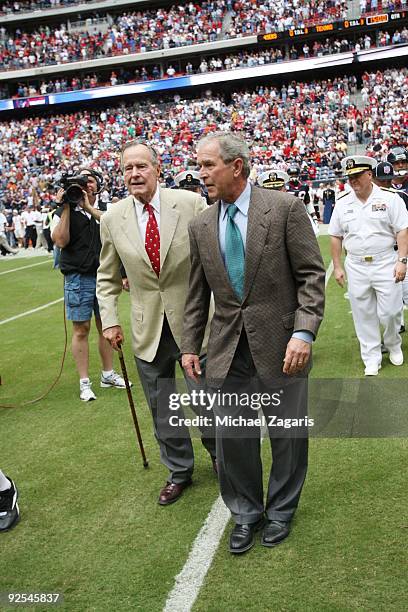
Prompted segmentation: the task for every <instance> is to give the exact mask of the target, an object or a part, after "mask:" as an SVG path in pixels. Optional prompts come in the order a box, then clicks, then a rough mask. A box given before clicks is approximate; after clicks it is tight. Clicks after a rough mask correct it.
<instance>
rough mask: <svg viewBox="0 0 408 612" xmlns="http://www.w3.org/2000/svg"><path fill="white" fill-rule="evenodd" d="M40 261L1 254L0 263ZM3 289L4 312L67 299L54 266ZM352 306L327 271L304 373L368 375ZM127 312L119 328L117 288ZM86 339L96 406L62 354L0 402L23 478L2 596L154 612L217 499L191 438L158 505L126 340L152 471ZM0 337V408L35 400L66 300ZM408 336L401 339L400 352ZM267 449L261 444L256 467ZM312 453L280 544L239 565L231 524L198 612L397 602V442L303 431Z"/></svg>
mask: <svg viewBox="0 0 408 612" xmlns="http://www.w3.org/2000/svg"><path fill="white" fill-rule="evenodd" d="M320 244H321V248H322V253H323V256H324V258H325V263H326V265H328V263H329V255H328V238H327V237H321V238H320ZM44 259H46V258H44ZM40 261H41V259H39V258H36V259H35V261H34V260H31V259H30V260H23V259H21V260H12V259H7V260H5V261H1V262H0V272H3V271H5V270H7V269H12V268H16V267H19V266H22V267H23V266H26V265H30V264H31V263H38V262H40ZM0 291H1V294H0V295H1V298H0V299H1V309H0V321H3V320H5V319H7V318H9V317H12V316H15V315H17V314H19V313H23V312H25V311H27V310H31V309H34V308H36V307H38V306H41V305H43V304H46V303H48V302H50V301H54V300H56V299H58V298H59V297H61V296H62V276H61V274H60V273H59V272H58V271H54V270H52V264H51V261H50V260H48V263H44V265H40V266H37V267H33V268H30V269H27V270H21V271H18V272H13V273H10V274H6V275H1V276H0ZM349 311H350V306H349V302H348V301H347V300H346V299H344V297H343V291H342V290H341V289H340V288H339V287H337V286H336V284H335V282H334V280H333V279H331V280H330V282H329V285H328V288H327V310H326V317H325V321H324V323H323V325H322V328H321V332H320V335H319V338H318V341H317V342H316V345H315V348H314V363H315V365H314V370H313V377H314V378H316V379H318V378H324V379H327V378H335V379H340V378H354V379H357V378H359V377H362V374H363V366H362V363H361V360H360V357H359V351H358V343H357V339H356V337H355V334H354V329H353V324H352V318H351V314H349ZM121 313H122V315H121V316H122V323H123V326H124V329H125V330H126V329H129V296H128V295H127V294H124V295H123V297H122V298H121ZM68 325H70V323H69V324H68ZM68 329H69V328H68ZM69 332H70V329H69ZM92 333H93V335H92V339H91V372H90V373H91V379H92V380H93V382H94V390H95V391H96V394H97V396H98V400H97V401H96V402H91V403H89V404H84V403H82V402H80V401H79V399H78V381H77V375H76V372H75V368H74V364H73V360H72V357H71V355H70V353H69V351H68V355H67V360H66V364H65V368H64V372H63V375H62V378H61V380H60V382H59V383H58V385H57V387H56V388H55V389H54V390H53V391H52V392H51V393H50V394H49V395H48V396H47V397H46V398H45V399H44V400H42V401H40V402H39V403H37V404H34V405H28V406H25V407H20V408H10V409H1V408H0V468H1V469H3V471H4V472H5V473H6V474H9V475H10V476H12V477H13V478H14V479H15V481H16V482H17V484H18V487H19V491H20V509H21V522H20V524H19V525H18V526H17V527H16V528H15V529H14V530H12V531H10V532H8V533H2V534H1V535H0V551H1V552H0V559H1V570H0V593H1V592H5V591H20V592H21V591H37V592H61V593H63V596H64V603H63V604H62V605H61V607H60V609H62V610H73V611H81V612H82V611H84V610H95V611H98V612H99V611H105V610H106V611H111V610H117V611H119V610H141V611H143V612H155V611H159V610H162V609H163V606H164V603H165V601H166V597H167V595H168V593H169V592H170V590H171V589H172V587H173V585H174V578H175V576H176V575H177V574H178V573H179V572H180V570H181V568H182V567H183V565H184V563H185V561H186V559H187V556H188V553H189V550H190V548H191V546H192V544H193V542H194V539H195V537H196V535H197V533H198V531H199V530H200V528H201V526H202V524H203V522H204V520H205V518H206V516H207V514H208V512H209V510H210V508H211V506H212V504H213V502H214V501H215V499H216V498H217V495H218V487H217V481H216V479H215V477H214V475H213V473H212V470H211V465H210V462H209V460H208V459H207V455H206V453H205V451H203V449H202V447H201V445H200V443H199V442H198V441H197V440H195V441H194V445H195V450H196V470H195V474H194V486H193V487H191V488H190V489H189V490H187V491H186V493H185V494H184V495H183V497H182V499H181V500H180V501H179V502H177V503H176V504H174V505H173V506H170V507H168V508H163V507H160V506H159V505H158V504H157V503H156V501H157V495H158V492H159V490H160V488H161V487H162V485H163V484H164V482H165V479H166V471H165V469H164V468H163V467H162V466H161V464H160V460H159V455H158V449H157V446H156V442H155V440H154V437H153V434H152V427H151V419H150V415H149V413H148V410H147V407H146V404H145V401H144V399H143V395H142V393H141V389H140V386H139V384H138V381H137V375H136V372H135V369H134V367H133V364H132V355H131V351H130V346H129V342H128V343H127V344H125V349H126V350H125V357H126V363H127V366H128V370H129V371H130V372H131V378H132V379H133V381H134V382H135V383H136V384H135V387H134V398H135V401H136V405H137V408H138V416H139V421H140V426H141V429H142V433H143V438H144V442H145V446H146V452H147V455H148V459H149V462H150V468H149V469H148V470H144V469H143V467H142V464H141V461H140V457H139V453H138V449H137V447H136V444H135V435H134V431H133V425H132V421H131V416H130V411H129V407H128V404H127V399H126V395H125V393H124V392H123V391H120V390H116V389H100V388H99V384H98V380H99V361H98V357H97V350H96V335H95V330H93V332H92ZM406 335H408V334H406ZM0 338H1V347H2V351H1V368H0V374H1V379H2V386H1V387H0V403H3V404H5V403H7V404H8V403H16V404H21V403H22V402H24V401H26V400H30V399H32V398H35V397H37V396H39V395H41V393H42V392H43V391H44V390H45V389H46V388H47V387H48V386H49V384H50V383H51V381H52V380H54V379H55V377H56V376H57V373H58V370H59V366H60V361H61V357H62V352H63V345H64V326H63V307H62V303H58V304H55V305H53V306H51V307H49V308H47V309H44V310H41V311H39V312H36V313H34V314H31V315H29V316H25V317H22V318H19V319H16V320H15V321H10V322H7V323H5V324H4V325H0ZM406 344H407V339H406V338H404V345H405V348H404V352H405V355H408V352H407V346H406ZM116 368H117V369H119V363H117V364H116ZM407 373H408V366H407V365H404V366H402V367H401V368H394V367H393V366H391V365H390V364H389V363H388V360H387V359H386V358H385V359H384V361H383V369H382V370H381V373H380V376H379V378H378V380H379V381H384V384H385V383H386V382H387V383H392V382H393V379H394V381H395V383H398V378H401V379H405V380H406V379H407ZM393 388H394V389H395V386H394V387H393ZM379 397H381V390H380V388H379ZM390 405H391V404H390ZM367 408H368V409H370V406H368V407H367ZM393 414H394V412H393V411H392V410H391V408H390V416H391V417H392V418H393ZM398 415H399V416H398V418H405V424H406V417H401V414H400V413H398ZM401 423H402V421H401ZM402 427H404V423H402ZM402 431H403V429H402ZM268 446H269V445H268V444H264V446H263V454H264V460H265V472H266V473H267V472H268V467H269V464H270V452H269V448H268ZM310 446H311V448H310V468H309V474H308V479H307V481H306V485H305V488H304V492H303V495H302V499H301V505H300V507H299V510H298V513H297V515H296V519H295V521H294V525H293V531H292V534H291V536H290V538H289V539H288V540H287V541H286V542H285V543H284V544H282V545H281V546H279V547H277V548H275V549H266V548H263V547H261V546H259V545H258V546H256V547H254V548H253V549H252V550H251V551H250V552H249V553H247V554H245V555H243V556H241V557H238V558H237V557H232V556H231V555H230V554H229V553H228V552H227V539H228V535H229V530H230V527H229V526H228V527H227V530H226V532H225V534H224V536H223V538H222V540H221V543H220V546H219V549H218V551H217V554H216V556H215V559H214V562H213V564H212V566H211V568H210V570H209V572H208V574H207V577H206V579H205V582H204V585H203V587H202V589H201V591H200V594H199V596H198V599H197V601H196V603H195V605H194V608H193V610H194V611H195V612H198V611H200V612H201V611H202V612H208V611H210V612H220V611H231V612H232V611H234V612H236V611H238V612H240V611H241V610H242V611H244V610H245V611H247V610H250V611H256V612H258V611H263V610H268V611H275V610H276V611H289V610H290V611H292V610H293V611H297V610H302V611H303V610H305V611H309V610H310V611H314V610H322V611H346V610H369V611H378V610H384V611H385V610H387V611H389V610H405V609H406V607H407V598H406V567H404V563H405V561H406V558H405V555H406V548H407V533H408V523H407V518H406V506H407V493H406V491H407V483H406V471H407V439H406V438H405V437H394V438H392V439H390V438H384V437H382V438H353V439H350V438H348V437H343V438H338V437H332V438H313V439H312V440H311V445H310ZM3 609H7V608H3ZM10 609H12V608H10ZM36 609H38V610H43V609H44V610H46V609H48V608H46V607H45V606H42V607H41V606H37V607H36Z"/></svg>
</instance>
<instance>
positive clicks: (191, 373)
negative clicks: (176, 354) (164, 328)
mask: <svg viewBox="0 0 408 612" xmlns="http://www.w3.org/2000/svg"><path fill="white" fill-rule="evenodd" d="M181 365H182V366H183V368H184V371H185V373H186V375H187V376H188V377H189V378H192V379H193V380H194V381H195V382H198V377H199V376H201V367H200V358H199V356H198V355H193V354H192V353H185V354H184V355H182V357H181Z"/></svg>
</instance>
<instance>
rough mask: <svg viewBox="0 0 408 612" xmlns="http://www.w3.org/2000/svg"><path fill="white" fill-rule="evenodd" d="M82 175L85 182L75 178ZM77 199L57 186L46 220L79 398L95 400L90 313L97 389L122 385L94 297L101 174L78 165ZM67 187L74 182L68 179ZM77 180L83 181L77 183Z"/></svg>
mask: <svg viewBox="0 0 408 612" xmlns="http://www.w3.org/2000/svg"><path fill="white" fill-rule="evenodd" d="M81 177H86V183H85V182H84V181H83V178H82V180H81ZM78 179H79V180H78V183H77V184H78V185H79V186H80V187H81V189H82V193H83V198H82V199H80V200H79V201H78V202H73V201H72V199H71V203H70V201H69V199H70V198H69V197H68V196H67V192H68V193H69V192H70V191H71V187H67V186H66V188H65V190H64V189H60V190H59V191H58V193H57V198H56V201H57V202H58V203H59V204H61V203H62V206H60V207H59V208H58V209H57V211H56V213H55V215H54V218H53V220H52V232H51V238H52V240H53V242H54V243H55V244H56V246H57V247H59V248H60V249H61V256H60V268H61V272H62V273H63V275H64V297H65V304H66V310H67V318H68V319H69V320H70V321H72V324H73V333H72V354H73V357H74V360H75V363H76V366H77V369H78V373H79V379H80V381H79V384H80V395H79V397H80V399H81V400H83V401H84V402H89V401H90V400H95V399H96V396H95V394H94V392H93V391H92V388H91V385H92V383H91V382H90V380H89V375H88V367H89V348H88V337H89V331H90V327H91V318H92V313H94V314H95V324H96V328H97V330H98V334H99V345H98V346H99V353H100V356H101V360H102V374H101V382H100V384H101V387H117V388H120V389H124V388H125V381H124V380H123V378H122V377H121V376H120V375H119V374H117V373H116V372H115V371H114V370H113V351H112V348H111V346H110V344H109V342H108V341H107V340H105V338H104V337H103V335H102V327H101V319H100V315H99V306H98V301H97V299H96V271H97V269H98V266H99V253H100V250H101V240H100V236H99V220H100V218H101V216H102V214H103V213H102V211H101V210H99V209H98V193H99V192H100V191H101V189H102V176H101V175H100V174H99V173H98V172H97V171H95V170H93V169H92V168H84V169H82V170H81V171H80V173H79V176H78ZM69 180H70V185H72V184H73V183H75V180H74V177H71V178H70V179H69ZM82 182H83V183H84V184H83V185H82Z"/></svg>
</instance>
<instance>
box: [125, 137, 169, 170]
mask: <svg viewBox="0 0 408 612" xmlns="http://www.w3.org/2000/svg"><path fill="white" fill-rule="evenodd" d="M138 145H143V146H144V147H146V148H147V149H149V151H150V156H151V158H152V164H153V166H155V167H157V166H158V165H159V164H160V159H159V154H158V153H157V151H156V149H155V148H154V147H153V146H152V145H151V144H150V142H149V141H147V140H143V139H139V138H134V139H133V140H128V141H127V142H125V144H124V145H123V147H122V150H121V152H120V167H121V168H122V170H123V154H124V152H125V151H127V149H130V148H131V147H137V146H138Z"/></svg>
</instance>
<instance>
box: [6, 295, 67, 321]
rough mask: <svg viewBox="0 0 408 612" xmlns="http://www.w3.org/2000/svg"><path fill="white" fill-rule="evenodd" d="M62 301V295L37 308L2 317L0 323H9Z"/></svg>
mask: <svg viewBox="0 0 408 612" xmlns="http://www.w3.org/2000/svg"><path fill="white" fill-rule="evenodd" d="M63 301H64V298H63V297H61V298H58V300H54V301H53V302H48V304H44V305H43V306H39V307H38V308H33V309H32V310H27V311H26V312H22V313H21V314H18V315H15V316H14V317H10V318H9V319H4V320H3V321H0V325H4V324H5V323H10V321H15V320H16V319H20V318H21V317H27V316H28V315H31V314H34V313H35V312H39V311H40V310H44V308H49V307H50V306H54V304H58V303H59V302H63Z"/></svg>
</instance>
